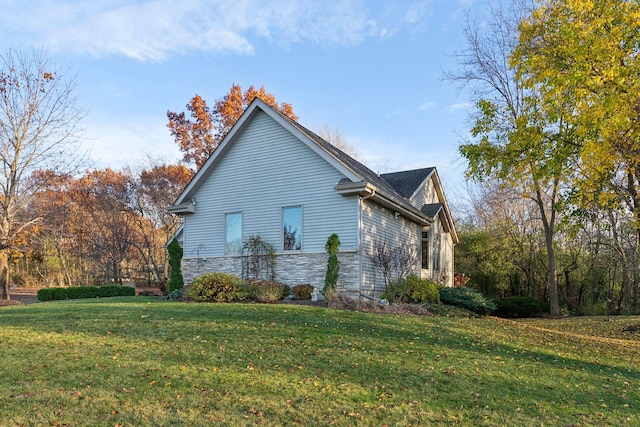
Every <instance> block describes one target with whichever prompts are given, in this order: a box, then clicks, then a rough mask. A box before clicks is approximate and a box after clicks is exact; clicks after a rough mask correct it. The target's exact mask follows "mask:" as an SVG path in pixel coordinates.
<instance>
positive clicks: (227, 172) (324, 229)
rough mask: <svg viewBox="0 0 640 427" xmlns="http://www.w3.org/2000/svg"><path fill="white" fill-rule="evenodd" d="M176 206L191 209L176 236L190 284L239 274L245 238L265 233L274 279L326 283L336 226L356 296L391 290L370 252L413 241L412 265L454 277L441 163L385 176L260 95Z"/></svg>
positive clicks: (347, 282) (349, 288) (347, 281)
mask: <svg viewBox="0 0 640 427" xmlns="http://www.w3.org/2000/svg"><path fill="white" fill-rule="evenodd" d="M169 211H170V212H172V213H174V214H177V215H182V216H183V217H184V221H183V225H182V227H181V228H180V230H179V232H178V233H177V234H176V237H177V238H178V239H179V241H180V243H181V245H182V247H183V249H184V258H183V275H184V278H185V283H187V284H188V283H190V282H191V281H192V280H193V279H194V278H195V277H197V276H198V275H200V274H203V273H205V272H213V271H222V272H227V273H234V274H237V275H241V274H242V272H243V267H242V266H243V256H242V253H243V250H242V248H243V244H244V243H245V242H247V240H248V239H250V238H251V237H254V236H260V237H261V239H262V240H264V241H266V242H268V243H269V244H271V245H272V246H273V248H274V249H275V253H276V257H275V264H274V269H273V274H274V279H275V280H277V281H279V282H282V283H285V284H287V285H289V286H292V287H293V286H295V285H298V284H311V285H313V286H314V287H315V288H317V289H318V290H321V289H322V287H323V285H324V276H325V271H326V266H327V254H326V252H325V244H326V242H327V238H328V237H329V236H330V235H331V234H333V233H336V234H338V236H339V237H340V241H341V243H342V245H341V246H340V252H339V253H338V259H339V261H340V276H339V279H338V285H337V286H338V290H339V291H341V292H343V293H345V294H347V295H349V296H353V297H357V296H361V295H362V296H368V297H374V298H375V297H380V295H381V293H382V292H383V291H384V287H385V282H384V276H383V274H382V271H381V269H380V268H379V267H378V266H377V265H376V263H374V261H373V260H372V254H374V253H375V252H376V250H378V252H380V249H381V247H385V248H387V249H392V250H396V249H397V248H404V249H406V248H409V249H411V250H413V252H414V255H415V256H414V257H413V258H412V259H413V261H412V265H411V266H410V270H411V271H412V272H414V273H415V274H418V275H420V276H422V277H423V278H431V279H434V280H436V281H438V282H441V283H444V284H445V285H447V286H453V247H454V245H455V244H456V243H457V242H458V237H457V234H456V230H455V227H454V224H453V220H452V217H451V213H450V211H449V207H448V205H447V201H446V199H445V196H444V193H443V190H442V186H441V183H440V179H439V177H438V173H437V171H436V170H435V168H425V169H417V170H410V171H403V172H395V173H388V174H382V175H377V174H376V173H374V172H373V171H371V170H370V169H368V168H367V167H365V166H364V165H362V164H361V163H359V162H357V161H356V160H354V159H353V158H351V157H349V156H348V155H346V154H345V153H343V152H342V151H340V150H338V149H337V148H335V147H334V146H332V145H331V144H329V143H328V142H326V141H324V140H323V139H322V138H320V137H319V136H317V135H316V134H314V133H313V132H311V131H309V130H308V129H306V128H304V127H302V126H301V125H300V124H298V123H297V122H295V121H292V120H291V119H289V118H287V117H286V116H284V115H282V114H280V113H279V112H278V111H276V110H274V109H273V108H271V107H270V106H268V105H267V104H265V103H264V102H263V101H261V100H259V99H256V100H255V101H253V103H252V104H251V105H250V106H249V107H248V108H247V110H246V111H245V112H244V114H243V115H242V116H241V117H240V119H239V120H238V121H237V123H236V124H235V125H234V127H233V128H232V129H231V131H230V132H229V134H228V135H227V136H226V137H225V139H224V140H223V141H222V143H221V144H220V146H219V147H218V148H217V149H216V151H215V152H214V153H213V155H212V156H211V158H209V160H208V161H207V162H206V163H205V164H204V165H203V167H202V168H201V169H200V171H199V172H198V173H197V175H196V176H195V177H194V178H193V180H192V181H191V183H189V185H187V187H186V188H185V189H184V191H183V192H182V194H181V195H180V196H179V197H178V199H177V200H176V202H175V203H174V204H173V205H172V206H171V207H170V208H169ZM246 260H247V258H245V261H246Z"/></svg>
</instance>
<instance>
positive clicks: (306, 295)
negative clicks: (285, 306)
mask: <svg viewBox="0 0 640 427" xmlns="http://www.w3.org/2000/svg"><path fill="white" fill-rule="evenodd" d="M312 292H313V286H311V285H296V286H294V287H293V289H291V293H292V294H293V295H295V297H296V299H299V300H309V299H311V293H312Z"/></svg>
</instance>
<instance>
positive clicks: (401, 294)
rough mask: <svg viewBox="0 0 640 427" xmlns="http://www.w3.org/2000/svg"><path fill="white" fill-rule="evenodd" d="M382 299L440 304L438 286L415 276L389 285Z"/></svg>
mask: <svg viewBox="0 0 640 427" xmlns="http://www.w3.org/2000/svg"><path fill="white" fill-rule="evenodd" d="M382 298H384V299H386V300H387V301H389V302H407V303H419V304H421V303H431V304H438V303H439V302H440V294H439V292H438V285H437V284H436V283H435V282H434V281H433V280H429V279H421V278H419V277H418V276H416V275H415V274H412V275H410V276H409V277H407V278H406V279H398V280H395V281H393V282H390V283H389V284H387V287H386V289H385V291H384V294H382Z"/></svg>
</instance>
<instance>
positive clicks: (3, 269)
mask: <svg viewBox="0 0 640 427" xmlns="http://www.w3.org/2000/svg"><path fill="white" fill-rule="evenodd" d="M0 287H1V288H2V299H3V300H10V299H11V295H10V294H9V260H8V253H7V251H6V250H3V251H0Z"/></svg>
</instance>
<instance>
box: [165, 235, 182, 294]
mask: <svg viewBox="0 0 640 427" xmlns="http://www.w3.org/2000/svg"><path fill="white" fill-rule="evenodd" d="M167 252H168V253H169V282H168V283H167V290H168V291H169V292H171V291H172V290H174V289H182V287H183V286H184V278H183V277H182V255H183V254H184V251H183V250H182V247H181V246H180V243H178V241H177V240H176V239H173V240H171V243H169V244H168V245H167Z"/></svg>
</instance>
